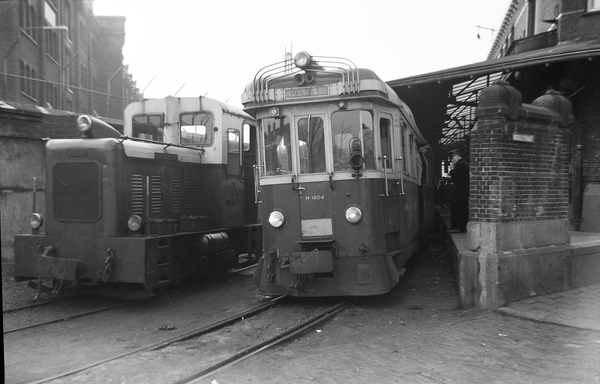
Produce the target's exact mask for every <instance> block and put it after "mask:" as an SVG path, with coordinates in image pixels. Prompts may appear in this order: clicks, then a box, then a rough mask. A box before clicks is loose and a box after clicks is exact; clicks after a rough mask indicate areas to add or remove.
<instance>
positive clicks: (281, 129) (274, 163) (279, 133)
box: [262, 117, 292, 176]
mask: <svg viewBox="0 0 600 384" xmlns="http://www.w3.org/2000/svg"><path fill="white" fill-rule="evenodd" d="M262 131H263V140H264V146H265V163H264V167H265V174H266V175H267V176H273V175H281V174H287V173H292V148H291V145H292V140H291V138H290V121H289V119H288V118H287V117H280V118H268V119H263V120H262Z"/></svg>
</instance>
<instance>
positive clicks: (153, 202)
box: [150, 175, 163, 213]
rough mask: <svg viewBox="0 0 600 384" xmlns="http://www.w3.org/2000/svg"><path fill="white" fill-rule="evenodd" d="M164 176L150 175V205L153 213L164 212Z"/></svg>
mask: <svg viewBox="0 0 600 384" xmlns="http://www.w3.org/2000/svg"><path fill="white" fill-rule="evenodd" d="M162 195H163V193H162V176H158V175H153V176H150V207H151V209H152V213H161V212H162Z"/></svg>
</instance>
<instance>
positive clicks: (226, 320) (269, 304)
mask: <svg viewBox="0 0 600 384" xmlns="http://www.w3.org/2000/svg"><path fill="white" fill-rule="evenodd" d="M284 298H285V297H284V296H280V297H277V298H274V299H271V300H270V301H268V302H266V303H263V304H261V305H258V306H255V307H253V308H250V309H247V310H244V311H241V312H238V313H236V314H234V315H232V316H229V317H226V318H223V319H220V320H219V321H216V322H213V323H211V324H209V325H206V326H203V327H199V328H196V329H193V330H191V331H188V332H186V333H184V334H182V335H178V336H175V337H172V338H169V339H167V340H163V341H160V342H157V343H154V344H150V345H146V346H144V347H141V348H137V349H135V350H132V351H129V352H127V353H123V354H120V355H118V356H113V357H110V358H107V359H103V360H99V361H96V362H93V363H90V364H88V365H85V366H82V367H79V368H75V369H73V370H70V371H68V372H64V373H60V374H58V375H54V376H51V377H47V378H45V379H41V380H37V381H34V382H33V383H32V384H41V383H47V382H50V381H53V380H57V379H61V378H64V377H67V376H71V375H73V374H76V373H79V372H82V371H85V370H88V369H91V368H94V367H97V366H99V365H102V364H106V363H109V362H111V361H115V360H118V359H122V358H125V357H127V356H130V355H133V354H136V353H140V352H142V351H146V350H158V349H161V348H164V347H166V346H169V345H171V344H174V343H177V342H180V341H184V340H187V339H190V338H193V337H197V336H201V335H203V334H206V333H209V332H213V331H215V330H217V329H220V328H223V327H225V326H227V325H230V324H232V323H234V322H236V321H238V320H240V319H244V318H247V317H250V316H252V315H255V314H257V313H259V312H262V311H264V310H266V309H269V308H271V307H272V306H273V305H275V304H276V303H278V302H279V301H280V300H282V299H284Z"/></svg>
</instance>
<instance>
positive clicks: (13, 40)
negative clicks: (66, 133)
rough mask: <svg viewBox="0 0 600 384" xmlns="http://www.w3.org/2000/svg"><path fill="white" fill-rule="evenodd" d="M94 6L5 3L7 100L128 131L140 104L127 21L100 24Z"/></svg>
mask: <svg viewBox="0 0 600 384" xmlns="http://www.w3.org/2000/svg"><path fill="white" fill-rule="evenodd" d="M93 5H94V1H93V0H84V1H75V0H7V1H0V56H1V57H2V79H1V81H0V100H3V101H6V102H16V103H20V104H30V105H37V106H40V107H43V108H47V109H57V110H65V111H71V112H77V113H85V114H90V115H95V116H98V117H101V118H102V119H103V120H105V121H107V122H108V123H110V124H113V125H115V126H117V127H118V126H120V125H122V120H123V110H124V109H125V106H127V105H128V104H130V103H131V102H133V101H138V100H140V99H141V97H140V92H139V90H138V88H137V86H136V83H135V81H133V80H132V77H131V74H129V73H128V68H127V66H126V65H124V64H123V45H124V43H125V17H123V16H95V15H94V13H93Z"/></svg>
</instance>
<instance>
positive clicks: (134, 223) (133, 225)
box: [127, 215, 144, 232]
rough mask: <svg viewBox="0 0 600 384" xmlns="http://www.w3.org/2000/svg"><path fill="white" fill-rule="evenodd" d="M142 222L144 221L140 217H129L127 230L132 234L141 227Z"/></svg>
mask: <svg viewBox="0 0 600 384" xmlns="http://www.w3.org/2000/svg"><path fill="white" fill-rule="evenodd" d="M143 222H144V220H143V219H142V218H141V217H140V216H138V215H131V217H129V220H127V227H129V229H130V230H132V231H133V232H137V231H139V230H140V228H141V227H142V223H143Z"/></svg>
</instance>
